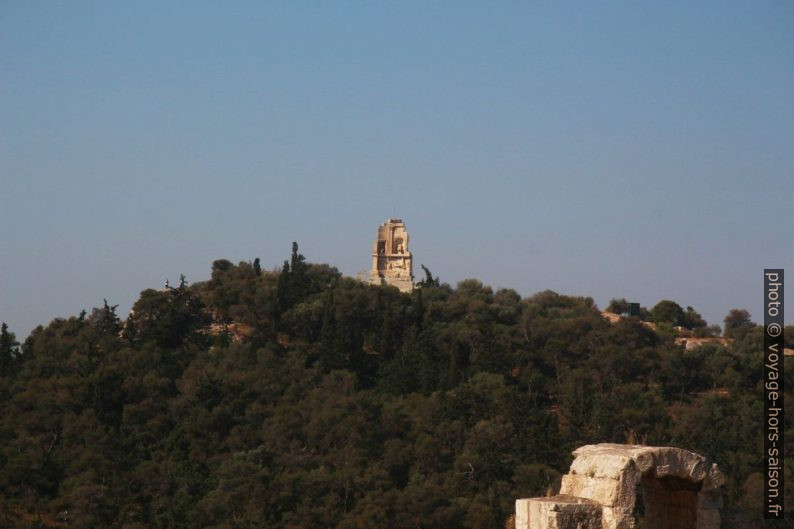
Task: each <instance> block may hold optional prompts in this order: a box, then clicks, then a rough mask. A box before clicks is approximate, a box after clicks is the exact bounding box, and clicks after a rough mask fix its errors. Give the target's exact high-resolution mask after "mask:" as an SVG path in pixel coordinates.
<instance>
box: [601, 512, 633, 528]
mask: <svg viewBox="0 0 794 529" xmlns="http://www.w3.org/2000/svg"><path fill="white" fill-rule="evenodd" d="M601 527H602V528H603V529H632V528H633V527H634V516H632V515H631V510H626V509H621V508H619V507H604V508H603V509H602V510H601Z"/></svg>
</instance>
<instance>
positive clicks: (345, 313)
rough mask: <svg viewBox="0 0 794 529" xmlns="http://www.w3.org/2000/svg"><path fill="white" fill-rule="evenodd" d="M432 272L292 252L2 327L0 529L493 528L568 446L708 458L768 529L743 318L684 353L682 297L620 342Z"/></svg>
mask: <svg viewBox="0 0 794 529" xmlns="http://www.w3.org/2000/svg"><path fill="white" fill-rule="evenodd" d="M426 275H427V278H426V279H425V281H424V282H423V284H422V285H421V287H420V288H418V289H416V290H415V291H414V292H413V293H411V294H401V293H399V292H398V291H397V290H396V289H394V288H388V287H387V288H381V287H372V286H368V285H364V284H362V283H359V282H357V281H355V280H353V279H350V278H346V277H342V276H341V275H340V274H339V273H338V271H337V270H336V269H335V268H333V267H329V266H327V265H314V264H308V263H306V262H305V260H304V258H303V256H301V255H300V254H299V253H298V251H297V247H294V248H293V254H292V257H291V259H290V260H289V261H285V263H284V266H283V268H282V270H281V271H280V272H268V271H265V270H262V269H261V268H260V266H259V260H258V259H257V260H256V261H254V263H253V264H250V263H240V264H237V265H234V264H233V263H230V262H229V261H226V260H219V261H216V262H214V263H213V265H212V275H211V278H210V279H209V280H208V281H205V282H199V283H194V284H191V285H188V284H187V282H186V281H185V280H184V279H183V280H182V281H181V282H180V284H179V285H178V286H176V287H173V288H167V289H163V290H145V291H144V292H142V293H141V296H140V298H139V299H138V301H137V302H136V303H135V305H134V307H133V311H132V313H131V315H130V317H129V318H128V319H127V320H126V321H122V320H120V319H119V317H118V316H117V314H116V310H115V308H114V307H113V306H112V305H108V303H107V302H106V303H105V304H104V306H103V307H102V308H97V309H94V310H93V311H92V312H91V313H85V312H83V313H81V314H80V315H79V316H75V317H71V318H69V319H65V320H64V319H58V320H55V321H53V322H52V323H50V324H49V325H48V326H46V327H38V328H36V329H35V330H34V331H33V332H32V333H31V335H30V336H29V337H28V338H27V339H26V340H25V341H24V343H23V344H22V345H21V346H18V345H17V344H16V343H15V340H14V336H13V335H12V334H11V332H10V331H9V330H7V329H6V328H5V327H4V328H3V333H2V338H1V339H0V369H2V372H1V373H0V527H2V528H21V527H86V528H94V527H95V528H125V529H138V528H144V527H152V528H199V527H212V528H218V529H220V528H224V529H226V528H228V529H231V528H261V527H268V528H285V529H286V528H290V529H296V528H307V529H308V528H340V529H342V528H344V529H370V528H373V527H383V528H390V529H417V528H428V529H429V528H457V527H460V528H472V529H474V528H478V529H486V528H490V529H496V528H501V527H504V524H505V520H506V519H507V517H508V516H509V515H510V513H511V512H512V509H513V505H514V500H515V499H516V498H519V497H529V496H537V495H543V494H545V493H547V492H548V491H549V490H554V489H555V487H558V486H559V476H560V475H561V473H564V472H565V471H566V470H567V467H568V465H569V464H570V461H571V455H570V452H571V450H573V449H574V448H576V447H577V446H579V445H582V444H586V443H597V442H627V441H631V442H638V443H645V444H653V445H673V446H679V447H683V448H687V449H690V450H693V451H696V452H699V453H702V454H704V455H707V456H708V457H709V458H711V459H712V460H714V461H716V462H718V463H719V465H720V467H721V468H722V469H723V471H724V473H725V475H726V477H727V484H726V486H725V493H726V503H727V508H728V510H729V512H730V514H731V516H733V517H734V518H733V519H734V520H737V521H736V522H735V524H736V525H734V526H735V527H739V525H738V524H739V523H740V522H739V521H738V520H744V522H741V523H747V520H749V519H751V518H752V519H755V518H757V517H758V516H759V515H758V514H757V513H758V512H760V504H761V492H762V481H761V474H760V471H761V469H762V464H763V460H762V454H763V445H762V438H761V431H760V428H761V424H762V419H763V418H762V412H763V401H762V392H761V377H762V374H763V370H762V334H761V330H760V327H758V326H756V325H753V324H752V323H750V322H749V318H748V317H744V315H743V314H741V311H734V312H732V313H731V315H732V316H731V317H730V318H729V319H728V320H727V321H726V323H727V328H726V331H727V332H726V334H730V336H731V338H732V339H733V342H732V344H731V345H729V346H728V347H723V346H720V345H707V346H703V347H699V348H696V349H693V350H688V351H687V350H685V349H684V348H683V347H681V346H680V345H676V344H675V342H674V336H675V334H676V332H679V331H676V326H679V330H680V326H683V327H686V326H687V325H686V324H687V323H689V327H690V328H694V329H701V331H703V329H708V328H707V327H705V322H703V321H702V318H700V317H699V315H697V313H696V312H695V311H694V310H693V309H691V308H688V310H683V309H681V307H678V306H677V305H676V304H675V303H673V304H672V305H670V303H672V302H670V303H665V304H664V305H662V306H657V307H654V308H653V309H652V310H650V311H648V310H645V309H644V310H645V312H644V314H647V315H648V317H649V319H650V320H653V321H655V322H656V324H655V326H650V325H648V324H647V323H643V322H642V321H640V319H638V318H628V317H626V318H621V319H618V320H617V321H616V322H615V323H610V322H609V321H607V320H606V319H605V318H604V317H603V316H602V315H601V313H600V311H599V310H598V309H597V307H596V306H595V305H594V303H593V300H592V299H590V298H576V297H568V296H562V295H559V294H556V293H554V292H551V291H546V292H541V293H538V294H535V295H534V296H531V297H529V298H523V299H522V298H521V296H520V295H518V294H517V293H516V292H515V291H513V290H509V289H503V290H498V291H496V292H494V291H493V290H492V289H491V288H490V287H488V286H485V285H483V284H482V283H480V282H479V281H476V280H466V281H463V282H461V283H459V284H458V285H457V287H455V288H452V287H450V286H448V285H446V284H439V283H438V281H437V280H435V279H434V278H433V277H432V275H431V274H430V273H429V271H428V272H427V274H426ZM616 304H617V305H620V300H616ZM660 305H661V304H660ZM673 305H675V306H673ZM676 307H678V308H677V309H676ZM737 313H738V314H737ZM729 316H730V315H729ZM787 331H788V336H789V337H794V336H793V335H794V329H791V328H789V329H787ZM684 332H686V331H684ZM714 332H715V331H714V330H713V329H712V330H710V331H708V332H701V333H700V334H701V335H708V334H713V333H714ZM789 339H791V338H789ZM789 347H791V345H789ZM792 373H794V370H793V369H792V367H791V366H789V367H788V368H787V372H786V383H787V384H786V385H787V388H793V387H794V379H792ZM787 397H788V400H790V398H791V395H790V393H787ZM791 415H792V414H788V417H789V418H790V417H791ZM787 424H788V425H789V427H788V435H787V438H788V440H789V444H790V443H791V442H792V441H794V430H792V428H791V427H790V425H791V420H788V421H787ZM789 453H792V452H791V451H790V448H789ZM793 463H794V462H792V460H791V459H789V460H787V474H788V476H790V477H792V476H794V464H793ZM792 483H794V479H791V478H790V479H789V484H790V485H791V484H792ZM787 497H788V498H790V499H791V498H794V488H792V487H791V486H789V489H788V491H787ZM753 513H755V514H753ZM732 523H734V522H732ZM753 523H754V522H752V523H749V525H747V526H748V527H749V526H753Z"/></svg>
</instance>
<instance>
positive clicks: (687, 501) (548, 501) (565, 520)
mask: <svg viewBox="0 0 794 529" xmlns="http://www.w3.org/2000/svg"><path fill="white" fill-rule="evenodd" d="M573 455H574V456H575V459H574V461H573V463H571V468H570V470H569V471H568V474H567V475H565V476H563V478H562V487H561V489H560V494H559V495H557V496H552V497H549V498H531V499H520V500H516V529H629V528H631V527H634V526H635V525H636V523H637V522H638V521H641V524H642V525H641V527H642V528H643V529H719V527H720V508H721V507H722V496H721V493H720V487H721V486H722V484H723V478H722V474H721V473H720V471H719V470H718V469H717V465H710V466H709V465H708V464H707V462H706V458H704V457H703V456H701V455H698V454H695V453H693V452H689V451H687V450H682V449H680V448H672V447H659V446H638V445H619V444H597V445H587V446H583V447H581V448H578V449H577V450H575V451H574V452H573ZM638 496H641V498H640V497H638Z"/></svg>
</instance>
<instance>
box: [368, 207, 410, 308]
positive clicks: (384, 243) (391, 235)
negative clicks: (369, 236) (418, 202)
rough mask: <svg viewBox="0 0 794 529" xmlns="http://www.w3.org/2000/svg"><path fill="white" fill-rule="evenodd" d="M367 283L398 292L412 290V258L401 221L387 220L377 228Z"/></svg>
mask: <svg viewBox="0 0 794 529" xmlns="http://www.w3.org/2000/svg"><path fill="white" fill-rule="evenodd" d="M369 282H370V284H372V285H392V286H395V287H397V288H399V289H400V292H411V291H412V290H413V289H414V268H413V256H412V255H411V252H409V251H408V232H407V231H406V230H405V223H404V222H403V221H402V220H401V219H388V220H387V221H386V222H384V223H383V224H381V225H380V226H378V236H377V237H376V238H375V245H374V247H373V249H372V272H370V278H369Z"/></svg>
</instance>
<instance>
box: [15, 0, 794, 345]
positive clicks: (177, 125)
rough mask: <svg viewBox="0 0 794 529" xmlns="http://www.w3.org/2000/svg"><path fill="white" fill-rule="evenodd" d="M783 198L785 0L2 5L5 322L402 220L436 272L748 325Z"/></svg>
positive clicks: (349, 245)
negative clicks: (690, 311)
mask: <svg viewBox="0 0 794 529" xmlns="http://www.w3.org/2000/svg"><path fill="white" fill-rule="evenodd" d="M793 197H794V4H793V3H791V2H790V1H788V0H776V1H773V0H759V1H752V2H751V1H701V2H690V1H669V2H637V1H633V0H632V1H621V2H618V1H606V2H590V1H582V2H576V1H570V2H558V1H524V2H507V1H505V2H466V1H454V2H452V1H450V2H411V1H400V2H363V1H335V2H303V1H282V2H244V1H235V2H202V1H191V2H187V1H184V2H176V1H160V0H158V1H137V2H127V1H95V2H86V1H80V0H75V1H70V2H56V1H41V2H28V1H24V0H2V1H0V320H3V321H5V322H7V323H8V325H9V327H10V330H11V331H13V332H15V333H16V334H17V337H18V338H24V337H25V336H26V335H27V334H28V333H29V332H30V331H31V330H32V329H33V328H34V327H35V326H36V325H39V324H43V325H46V324H47V323H48V322H49V321H51V320H52V319H53V318H56V317H68V316H71V315H76V314H78V313H79V312H80V311H81V310H82V309H86V310H89V311H90V309H91V308H92V307H96V306H101V305H102V300H103V299H107V300H108V302H109V303H111V304H118V305H119V313H120V314H121V315H122V316H126V314H127V312H128V311H129V308H130V306H131V305H132V303H133V302H134V301H135V300H136V299H137V297H138V295H139V293H140V292H141V291H142V290H144V289H146V288H159V287H161V286H162V284H163V282H164V281H165V279H170V281H171V282H172V283H174V282H175V281H177V280H178V277H179V275H180V273H184V274H185V275H186V276H187V279H188V281H191V282H194V281H201V280H205V279H208V278H209V275H210V268H211V263H212V261H214V260H216V259H220V258H225V259H229V260H231V261H233V262H238V261H250V260H253V259H254V258H255V257H259V258H260V259H261V262H262V265H263V267H265V268H275V267H279V266H280V263H281V262H282V261H283V260H284V259H286V258H288V256H289V254H290V250H291V243H292V241H297V242H298V243H299V245H300V251H301V253H302V254H304V255H305V256H306V257H307V260H309V261H310V262H326V263H330V264H332V265H335V266H337V267H338V268H339V269H340V271H342V272H343V273H345V274H348V275H355V274H356V273H357V272H359V271H361V270H367V269H368V267H369V266H370V265H371V251H372V244H373V240H374V238H375V235H376V230H377V226H378V225H379V224H381V223H382V222H384V221H385V220H386V219H387V218H388V217H392V216H395V215H396V216H398V217H400V218H402V219H404V221H405V223H406V226H407V229H408V231H409V233H410V237H411V240H410V241H411V243H410V250H411V251H412V253H413V255H414V262H415V271H414V272H415V274H417V275H419V274H421V270H420V269H419V265H420V264H424V265H425V266H427V267H428V268H429V269H430V270H431V271H432V273H433V274H434V275H437V276H439V277H440V279H441V280H442V282H447V283H450V284H451V285H455V284H456V283H457V282H458V281H460V280H463V279H465V278H472V277H473V278H477V279H479V280H481V281H482V282H483V283H485V284H488V285H491V286H492V287H494V289H497V288H502V287H508V288H513V289H515V290H517V291H518V292H519V293H520V294H522V295H523V296H529V295H532V294H533V293H535V292H538V291H542V290H546V289H552V290H555V291H557V292H560V293H563V294H572V295H578V296H590V297H592V298H593V299H594V300H595V301H596V303H598V305H599V306H601V307H605V306H606V305H607V304H608V302H609V300H610V299H611V298H615V297H618V298H620V297H624V298H627V299H629V300H630V301H638V302H640V303H642V304H643V305H646V306H648V307H652V306H653V305H654V304H656V303H657V302H658V301H660V300H662V299H671V300H674V301H676V302H677V303H679V304H680V305H682V306H684V307H686V306H688V305H689V306H692V307H694V308H695V309H696V310H698V311H699V312H701V314H703V316H704V317H705V318H706V319H707V320H708V321H709V323H712V324H714V323H717V324H720V323H722V319H723V317H724V316H725V315H726V314H727V313H728V311H729V310H730V309H733V308H745V309H747V310H749V311H750V313H751V314H752V317H753V319H754V320H755V321H762V319H763V317H762V301H763V291H762V288H763V269H764V268H789V269H790V270H792V271H793V272H790V274H791V273H794V269H792V264H794V229H792V227H793V226H794V221H793V220H792V208H791V206H792V203H793V202H792V200H793ZM791 280H792V281H794V277H793V278H792V279H791ZM789 290H790V289H789ZM786 322H787V323H792V322H794V306H792V308H789V310H788V311H787V316H786Z"/></svg>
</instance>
